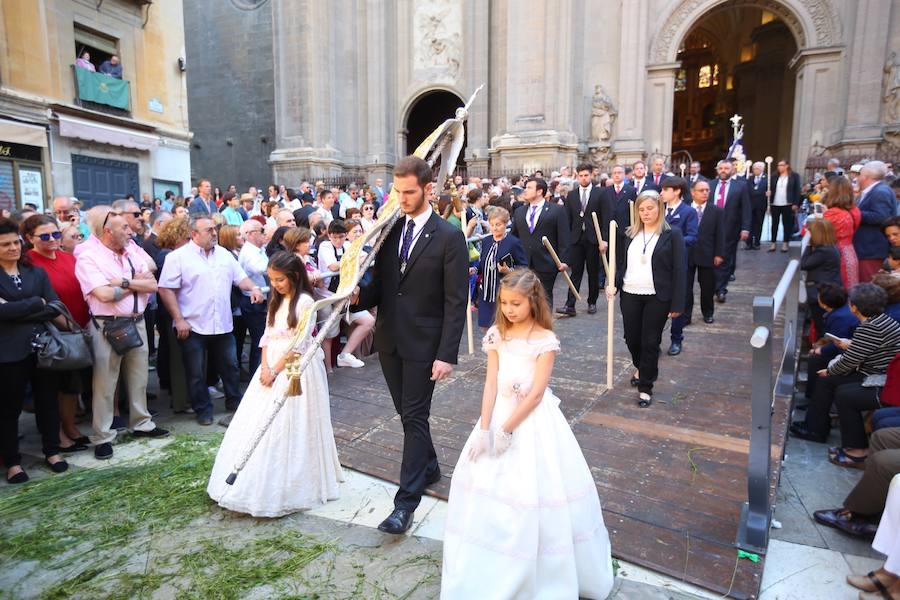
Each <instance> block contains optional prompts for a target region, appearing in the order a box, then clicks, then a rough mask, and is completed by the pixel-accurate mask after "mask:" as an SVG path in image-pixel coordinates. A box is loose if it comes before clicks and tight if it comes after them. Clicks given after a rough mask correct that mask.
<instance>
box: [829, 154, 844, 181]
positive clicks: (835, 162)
mask: <svg viewBox="0 0 900 600" xmlns="http://www.w3.org/2000/svg"><path fill="white" fill-rule="evenodd" d="M843 174H844V169H842V168H841V161H840V160H839V159H837V158H829V159H828V168H827V169H825V179H827V180H828V181H829V182H830V181H831V180H832V179H834V178H835V177H840V176H841V175H843Z"/></svg>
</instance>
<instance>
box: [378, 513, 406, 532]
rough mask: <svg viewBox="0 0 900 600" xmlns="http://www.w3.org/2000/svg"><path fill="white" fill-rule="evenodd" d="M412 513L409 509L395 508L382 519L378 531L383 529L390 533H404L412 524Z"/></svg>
mask: <svg viewBox="0 0 900 600" xmlns="http://www.w3.org/2000/svg"><path fill="white" fill-rule="evenodd" d="M414 514H415V513H414V512H413V511H411V510H404V509H402V508H395V509H394V512H392V513H391V514H390V515H388V518H387V519H385V520H384V521H382V522H381V525H379V526H378V531H383V532H385V533H390V534H392V535H401V534H403V533H406V532H407V531H408V530H409V528H410V527H411V526H412V522H413V515H414Z"/></svg>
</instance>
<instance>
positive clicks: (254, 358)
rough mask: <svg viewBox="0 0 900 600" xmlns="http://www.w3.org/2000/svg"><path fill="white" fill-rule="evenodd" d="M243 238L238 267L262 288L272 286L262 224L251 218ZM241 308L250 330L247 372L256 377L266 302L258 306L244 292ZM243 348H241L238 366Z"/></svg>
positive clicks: (244, 228)
mask: <svg viewBox="0 0 900 600" xmlns="http://www.w3.org/2000/svg"><path fill="white" fill-rule="evenodd" d="M241 235H242V236H243V237H244V245H243V246H241V252H240V254H239V255H238V264H240V266H241V268H242V269H244V272H245V273H246V274H247V277H249V278H250V280H251V281H252V282H253V283H254V284H256V286H257V287H259V288H260V289H262V288H265V287H266V286H268V285H269V283H268V282H267V281H266V269H267V268H268V266H269V257H268V256H266V250H265V246H266V235H265V231H264V230H263V226H262V225H261V224H260V222H259V221H257V220H255V219H251V220H249V221H244V223H243V224H242V225H241ZM241 292H242V293H241V298H240V308H241V315H242V316H243V317H244V325H246V326H247V329H248V330H249V331H250V355H249V356H248V357H247V371H249V372H250V374H251V375H252V374H253V373H256V369H257V368H258V367H259V362H260V356H261V354H260V349H259V341H260V340H261V339H262V336H263V333H265V330H266V310H267V309H268V305H267V304H266V302H260V303H254V302H253V301H252V300H251V297H250V296H251V293H250V292H248V291H246V290H241ZM241 350H242V348H237V357H238V365H240V355H241Z"/></svg>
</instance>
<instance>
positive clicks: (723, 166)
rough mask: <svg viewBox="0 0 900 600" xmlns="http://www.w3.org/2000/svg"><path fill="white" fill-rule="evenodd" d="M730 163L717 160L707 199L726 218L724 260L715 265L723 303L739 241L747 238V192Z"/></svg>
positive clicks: (718, 293) (745, 186)
mask: <svg viewBox="0 0 900 600" xmlns="http://www.w3.org/2000/svg"><path fill="white" fill-rule="evenodd" d="M732 168H733V167H732V164H731V161H728V160H720V161H719V164H717V165H716V173H717V175H718V178H717V179H716V181H715V182H714V183H713V184H711V185H712V190H711V192H712V196H711V198H710V202H711V203H712V204H714V205H715V206H717V207H719V208H720V209H722V210H723V211H724V213H725V214H724V217H723V219H724V221H725V256H724V258H725V262H723V263H722V264H721V265H720V266H719V267H716V300H717V301H718V302H725V296H726V295H727V294H728V281H729V280H730V278H731V277H732V276H733V275H734V267H735V263H736V262H737V247H738V241H744V242H745V241H747V240H748V239H749V238H750V223H751V212H750V192H749V191H748V189H747V184H746V183H745V182H744V181H741V180H738V179H734V178H732V177H731V175H732Z"/></svg>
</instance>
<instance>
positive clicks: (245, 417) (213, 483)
mask: <svg viewBox="0 0 900 600" xmlns="http://www.w3.org/2000/svg"><path fill="white" fill-rule="evenodd" d="M312 302H313V300H312V298H311V297H309V296H308V295H306V294H304V295H302V296H301V297H300V299H299V300H298V302H297V311H298V313H299V312H300V311H301V310H302V308H303V307H304V306H308V305H310V304H312ZM288 308H289V303H288V302H283V303H282V305H281V306H280V307H279V310H278V312H277V313H276V314H275V320H274V324H273V325H272V326H270V327H266V332H265V334H264V335H263V337H262V340H260V344H259V345H260V347H265V348H266V353H267V355H268V360H269V363H270V364H274V363H275V362H276V361H277V360H278V359H279V358H280V357H281V356H282V355H283V353H284V352H285V351H286V350H287V349H288V348H289V347H290V341H291V338H292V337H293V331H292V330H291V329H288V326H287V315H288ZM313 325H315V319H312V320H311V323H310V331H309V332H307V335H306V336H304V338H303V339H304V341H303V342H301V344H300V345H299V346H298V347H297V350H298V351H299V352H301V353H302V352H305V351H306V350H307V347H308V346H309V340H310V339H311V337H312V336H311V330H312V326H313ZM315 352H316V357H315V358H314V359H313V360H312V362H310V364H309V366H308V367H307V368H306V370H305V371H304V372H303V375H302V376H301V378H300V379H301V386H302V393H301V395H299V396H291V397H289V398H288V399H287V400H286V402H285V404H284V406H283V407H282V409H281V410H280V411H279V412H278V414H277V415H276V417H275V420H274V421H273V422H272V425H271V427H270V428H269V430H268V432H266V434H265V435H264V436H263V438H262V439H261V440H260V443H259V446H257V448H256V451H255V452H254V453H253V455H252V456H251V457H250V460H249V461H248V462H247V465H246V466H245V467H244V469H243V470H242V471H241V472H240V474H239V475H238V478H237V480H236V481H235V482H234V485H228V484H227V483H225V479H226V478H227V477H228V475H229V473H231V471H232V470H233V468H234V464H235V462H236V461H237V459H238V457H239V456H240V455H241V454H242V453H243V452H244V450H245V448H246V447H247V445H248V443H249V442H250V438H251V437H252V436H253V435H254V433H255V432H256V430H257V428H258V427H260V425H261V423H262V421H263V420H264V419H265V417H266V415H267V414H269V412H270V411H271V410H272V408H273V407H274V405H275V402H276V400H277V399H278V398H280V397H282V396H283V395H284V394H285V392H286V391H287V388H288V378H287V375H286V374H285V372H284V371H282V372H281V373H279V374H278V377H277V378H276V379H275V382H274V383H273V384H272V386H271V387H265V386H263V385H262V384H261V383H260V381H259V369H257V371H256V373H254V374H253V380H252V381H251V382H250V385H249V386H248V387H247V391H246V393H245V394H244V397H243V399H242V400H241V404H240V406H239V407H238V409H237V412H235V413H234V418H233V419H232V421H231V425H229V426H228V430H227V431H226V432H225V438H224V439H223V440H222V445H221V447H220V448H219V453H218V455H217V456H216V462H215V465H214V466H213V470H212V474H211V475H210V478H209V485H208V486H207V488H206V491H207V493H208V494H209V495H210V497H211V498H212V499H213V500H215V501H216V502H218V503H219V506H222V507H223V508H227V509H229V510H233V511H237V512H241V513H247V514H250V515H253V516H254V517H280V516H282V515H286V514H289V513H292V512H296V511H299V510H304V509H309V508H313V507H316V506H319V505H321V504H324V503H325V502H327V501H328V500H334V499H336V498H338V496H339V487H340V486H339V483H340V482H341V481H343V473H342V471H341V464H340V461H339V460H338V453H337V446H336V445H335V443H334V432H333V430H332V428H331V409H330V405H329V398H328V379H327V378H326V375H325V363H324V362H323V354H322V350H321V349H316V351H315Z"/></svg>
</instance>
